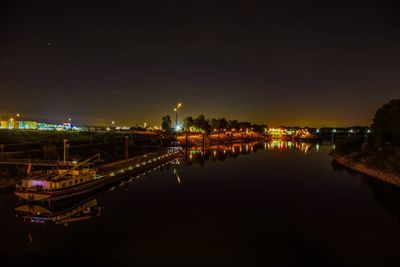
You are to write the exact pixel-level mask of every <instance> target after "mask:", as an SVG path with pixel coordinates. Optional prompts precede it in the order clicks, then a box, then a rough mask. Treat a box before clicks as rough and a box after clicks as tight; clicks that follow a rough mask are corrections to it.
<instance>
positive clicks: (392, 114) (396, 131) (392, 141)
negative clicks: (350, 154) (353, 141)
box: [371, 99, 400, 148]
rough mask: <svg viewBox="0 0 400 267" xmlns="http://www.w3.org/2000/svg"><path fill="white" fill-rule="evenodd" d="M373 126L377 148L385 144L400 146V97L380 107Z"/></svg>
mask: <svg viewBox="0 0 400 267" xmlns="http://www.w3.org/2000/svg"><path fill="white" fill-rule="evenodd" d="M371 128H372V136H373V140H374V145H375V146H376V147H377V148H381V147H383V146H384V145H385V144H389V145H392V146H397V147H398V146H400V99H396V100H392V101H390V102H389V103H387V104H385V105H384V106H383V107H381V108H380V109H378V111H377V112H376V113H375V117H374V120H373V124H372V127H371Z"/></svg>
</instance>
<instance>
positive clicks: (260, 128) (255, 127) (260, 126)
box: [252, 124, 267, 133]
mask: <svg viewBox="0 0 400 267" xmlns="http://www.w3.org/2000/svg"><path fill="white" fill-rule="evenodd" d="M252 127H253V130H254V131H255V132H258V133H263V132H264V131H265V129H266V128H267V125H265V124H253V126H252Z"/></svg>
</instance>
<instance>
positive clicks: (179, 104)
mask: <svg viewBox="0 0 400 267" xmlns="http://www.w3.org/2000/svg"><path fill="white" fill-rule="evenodd" d="M180 107H182V103H178V105H177V106H176V108H174V111H175V127H176V130H177V131H179V129H178V128H180V127H179V124H178V109H179V108H180Z"/></svg>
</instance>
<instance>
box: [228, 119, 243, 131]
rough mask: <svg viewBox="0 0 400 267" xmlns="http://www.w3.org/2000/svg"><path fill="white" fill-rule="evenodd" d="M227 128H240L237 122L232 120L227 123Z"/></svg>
mask: <svg viewBox="0 0 400 267" xmlns="http://www.w3.org/2000/svg"><path fill="white" fill-rule="evenodd" d="M228 127H229V128H231V129H238V128H240V126H239V122H238V121H237V120H232V121H229V122H228Z"/></svg>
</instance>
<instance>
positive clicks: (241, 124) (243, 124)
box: [239, 122, 251, 130]
mask: <svg viewBox="0 0 400 267" xmlns="http://www.w3.org/2000/svg"><path fill="white" fill-rule="evenodd" d="M239 127H240V128H241V129H244V130H245V129H247V128H251V122H239Z"/></svg>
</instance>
